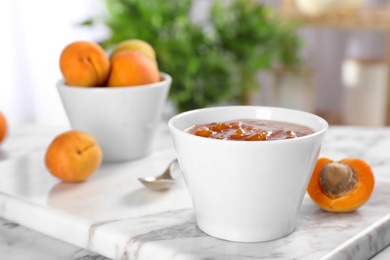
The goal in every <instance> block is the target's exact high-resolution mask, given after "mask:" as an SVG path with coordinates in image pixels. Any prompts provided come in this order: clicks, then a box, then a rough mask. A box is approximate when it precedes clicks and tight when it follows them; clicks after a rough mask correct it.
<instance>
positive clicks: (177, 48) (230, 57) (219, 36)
mask: <svg viewBox="0 0 390 260" xmlns="http://www.w3.org/2000/svg"><path fill="white" fill-rule="evenodd" d="M193 2H194V1H193V0H171V1H155V0H104V3H105V6H106V8H107V14H106V15H105V16H103V17H92V18H91V19H90V20H88V21H85V22H84V23H83V25H87V26H91V25H94V24H95V23H96V22H98V23H99V22H100V23H104V24H105V25H106V26H107V27H108V28H109V30H110V32H111V35H110V36H109V37H108V39H106V40H105V41H103V42H101V44H102V46H103V47H105V48H106V49H109V48H112V47H113V46H114V45H116V44H117V43H119V42H121V41H124V40H127V39H131V38H137V39H142V40H144V41H147V42H149V43H150V44H151V45H152V46H153V47H154V49H155V51H156V54H157V60H158V64H159V69H160V71H164V72H166V73H168V74H170V75H171V76H172V77H173V82H172V87H171V91H170V94H169V96H170V99H171V100H172V102H173V104H174V105H175V108H176V110H177V111H178V112H182V111H187V110H190V109H195V108H200V107H206V106H210V105H213V104H218V103H223V102H228V103H240V104H245V103H246V102H247V96H248V93H250V92H251V91H252V90H254V89H257V88H258V87H259V86H258V83H257V82H256V73H257V72H258V71H259V70H261V69H271V68H272V66H274V65H275V64H282V65H283V66H288V67H297V65H298V63H299V53H298V51H299V47H300V41H299V38H298V37H297V36H296V35H295V27H294V26H287V25H286V24H285V23H283V22H281V21H279V20H278V19H276V18H275V17H274V16H272V11H271V9H270V8H269V7H266V6H264V5H262V4H256V2H255V1H253V0H232V1H214V2H213V5H212V8H211V10H210V17H209V21H208V25H209V26H208V27H207V28H206V27H205V26H204V25H200V24H196V23H194V22H193V21H191V18H190V15H189V13H190V10H191V7H192V4H193ZM226 2H229V3H230V4H229V5H227V4H226Z"/></svg>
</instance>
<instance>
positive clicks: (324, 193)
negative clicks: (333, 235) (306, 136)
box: [307, 158, 375, 212]
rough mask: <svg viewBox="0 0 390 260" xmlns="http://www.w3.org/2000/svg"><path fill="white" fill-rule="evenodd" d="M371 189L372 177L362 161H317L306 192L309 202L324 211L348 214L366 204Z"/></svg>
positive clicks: (356, 159)
mask: <svg viewBox="0 0 390 260" xmlns="http://www.w3.org/2000/svg"><path fill="white" fill-rule="evenodd" d="M374 186H375V178H374V174H373V172H372V170H371V167H370V166H369V165H368V164H367V163H366V162H365V161H363V160H361V159H358V158H347V159H343V160H340V161H333V160H331V159H328V158H320V159H318V161H317V164H316V167H315V169H314V172H313V175H312V178H311V180H310V183H309V186H308V189H307V191H308V193H309V196H310V197H311V199H312V200H313V201H314V202H315V203H316V204H317V205H318V206H319V207H320V208H322V209H324V210H326V211H330V212H351V211H354V210H356V209H358V208H359V207H361V206H362V205H363V204H365V203H366V202H367V201H368V199H369V198H370V196H371V194H372V192H373V190H374Z"/></svg>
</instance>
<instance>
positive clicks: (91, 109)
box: [57, 73, 172, 162]
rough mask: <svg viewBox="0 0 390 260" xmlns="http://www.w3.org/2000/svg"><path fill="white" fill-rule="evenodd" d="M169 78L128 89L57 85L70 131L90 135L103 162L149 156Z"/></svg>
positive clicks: (59, 83) (162, 108)
mask: <svg viewBox="0 0 390 260" xmlns="http://www.w3.org/2000/svg"><path fill="white" fill-rule="evenodd" d="M171 82H172V78H171V77H170V76H169V75H167V74H165V73H161V81H160V82H157V83H153V84H148V85H142V86H131V87H115V88H108V87H93V88H85V87H74V86H69V85H65V84H64V82H63V81H62V80H61V81H59V82H58V83H57V89H58V92H59V94H60V97H61V100H62V103H63V106H64V108H65V111H66V114H67V116H68V119H69V122H70V125H71V127H72V128H73V129H78V130H84V131H86V132H88V133H90V134H91V135H93V136H94V137H95V138H96V139H97V141H98V143H99V145H100V146H101V148H102V151H103V161H104V162H119V161H129V160H134V159H138V158H142V157H144V156H146V155H148V154H149V153H150V152H151V147H152V143H153V139H154V135H155V133H156V130H157V128H158V125H159V123H160V120H161V116H162V112H163V110H164V106H165V104H166V101H167V95H168V92H169V88H170V85H171Z"/></svg>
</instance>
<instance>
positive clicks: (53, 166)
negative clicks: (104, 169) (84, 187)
mask: <svg viewBox="0 0 390 260" xmlns="http://www.w3.org/2000/svg"><path fill="white" fill-rule="evenodd" d="M102 158H103V154H102V150H101V148H100V146H99V144H98V142H97V141H96V139H95V138H94V137H93V136H92V135H90V134H89V133H86V132H83V131H79V130H70V131H67V132H64V133H62V134H60V135H58V136H56V137H55V138H54V140H53V141H52V142H51V143H50V145H49V147H48V148H47V150H46V154H45V165H46V168H47V169H48V171H49V172H50V173H51V174H52V175H53V176H55V177H57V178H58V179H60V180H62V181H64V182H81V181H84V180H85V179H87V178H88V177H89V176H91V175H92V174H93V173H94V172H96V170H97V169H98V168H99V167H100V164H101V162H102Z"/></svg>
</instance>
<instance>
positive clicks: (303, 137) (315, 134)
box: [168, 105, 329, 145]
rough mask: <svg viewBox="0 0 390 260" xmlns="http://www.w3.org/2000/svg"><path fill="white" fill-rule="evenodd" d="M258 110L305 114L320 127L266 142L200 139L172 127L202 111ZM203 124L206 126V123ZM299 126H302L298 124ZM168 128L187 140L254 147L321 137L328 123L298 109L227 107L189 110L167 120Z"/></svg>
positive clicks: (249, 106) (251, 106)
mask: <svg viewBox="0 0 390 260" xmlns="http://www.w3.org/2000/svg"><path fill="white" fill-rule="evenodd" d="M259 108H261V109H273V110H280V111H290V112H294V113H295V112H298V113H302V114H306V115H307V116H311V117H313V118H316V119H318V120H319V121H320V124H321V125H322V126H321V128H320V129H318V130H317V131H314V133H311V134H308V135H305V136H301V137H299V138H292V139H279V140H268V141H237V140H221V139H213V138H205V137H201V136H196V135H193V134H190V133H187V132H185V131H184V130H181V129H179V128H177V127H176V126H175V125H174V122H175V121H177V120H179V119H180V118H181V117H185V116H187V115H190V114H195V113H199V112H202V111H211V110H214V111H215V110H226V109H259ZM232 120H234V119H232ZM205 124H207V122H206V123H205ZM300 125H304V124H300ZM168 127H169V129H170V131H171V132H175V133H177V134H179V135H185V136H186V137H187V138H196V139H197V140H199V141H203V142H218V143H234V144H240V145H241V144H244V145H256V144H262V145H270V144H272V143H275V142H277V143H281V142H289V143H291V142H294V141H295V142H299V141H300V140H303V139H307V138H313V137H315V136H317V135H322V134H323V133H324V132H326V131H327V130H328V128H329V123H328V122H327V121H326V120H325V119H323V118H322V117H320V116H318V115H316V114H313V113H310V112H306V111H302V110H298V109H291V108H284V107H276V106H256V105H228V106H215V107H206V108H198V109H194V110H189V111H185V112H182V113H179V114H176V115H174V116H172V117H171V118H170V119H169V121H168Z"/></svg>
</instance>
